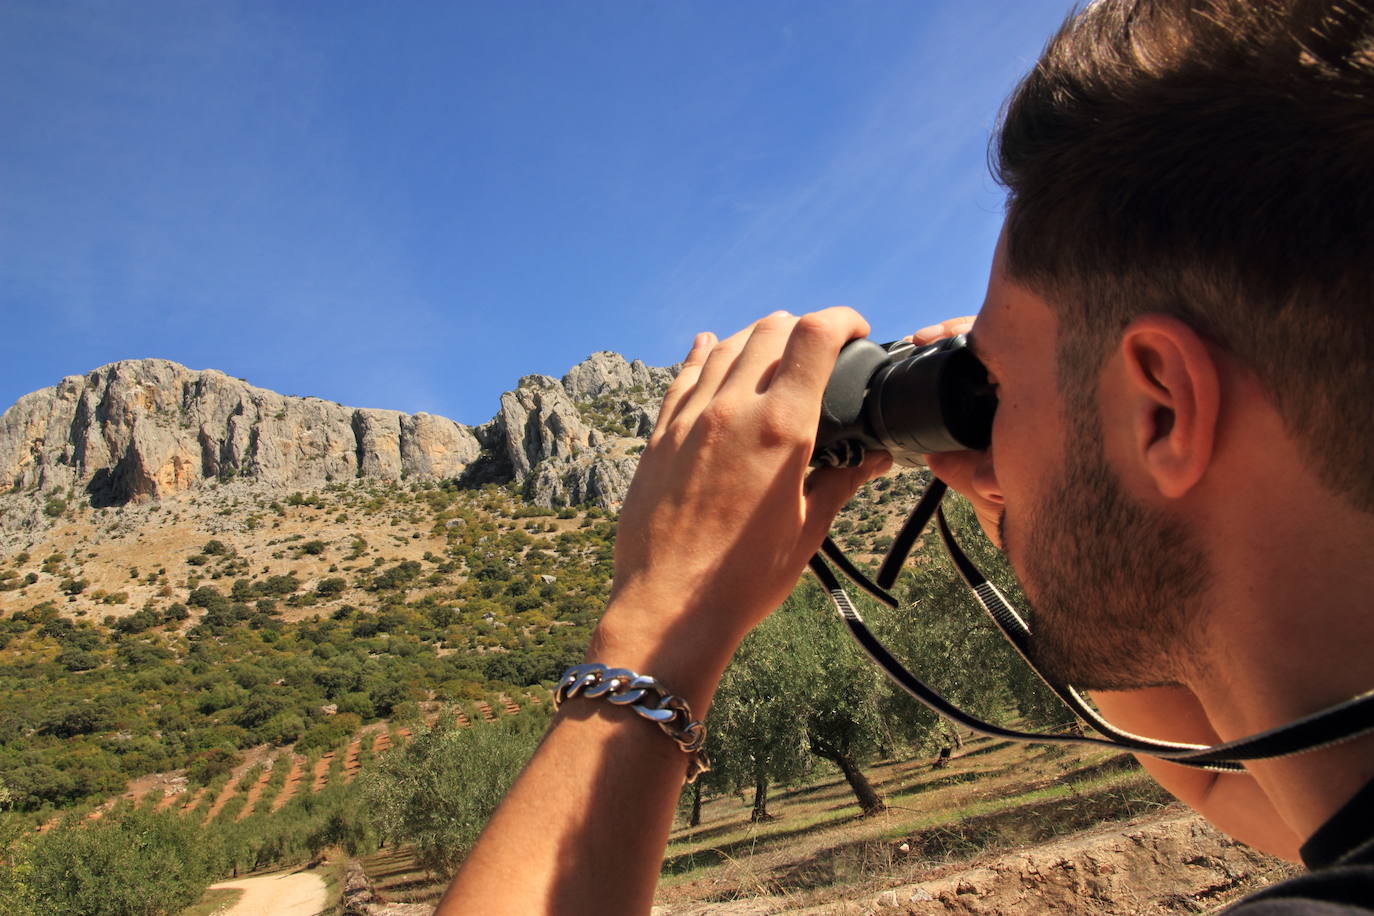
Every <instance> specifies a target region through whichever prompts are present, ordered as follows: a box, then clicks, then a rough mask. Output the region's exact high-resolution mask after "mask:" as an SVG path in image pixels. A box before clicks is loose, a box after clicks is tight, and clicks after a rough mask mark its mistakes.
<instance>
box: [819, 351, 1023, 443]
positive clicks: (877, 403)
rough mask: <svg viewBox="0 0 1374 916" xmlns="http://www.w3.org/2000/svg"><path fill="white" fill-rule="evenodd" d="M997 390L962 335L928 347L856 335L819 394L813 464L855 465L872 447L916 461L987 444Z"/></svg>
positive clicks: (990, 436)
mask: <svg viewBox="0 0 1374 916" xmlns="http://www.w3.org/2000/svg"><path fill="white" fill-rule="evenodd" d="M996 411H997V395H996V392H995V390H994V389H993V387H992V385H990V384H989V383H988V374H987V370H986V369H985V368H983V364H982V363H981V362H980V361H979V360H978V357H976V356H974V355H973V352H972V351H970V350H969V349H968V341H967V339H966V338H965V336H964V335H962V334H960V335H959V336H958V337H947V338H945V339H944V340H939V341H936V342H935V343H932V344H927V345H925V346H916V345H915V344H912V343H909V342H907V341H905V340H899V341H894V342H892V343H886V344H880V343H876V342H874V341H872V340H868V339H860V340H851V341H850V342H849V343H847V344H845V346H844V349H842V350H841V351H840V355H839V358H838V359H837V360H836V362H835V368H834V370H833V371H832V372H831V374H830V381H829V382H828V383H827V384H826V388H825V396H824V397H823V399H822V400H821V419H820V426H819V429H818V430H817V433H816V448H815V451H814V452H813V453H812V455H811V463H812V465H814V466H817V467H819V466H826V465H829V466H837V467H852V466H854V465H857V464H859V463H860V462H861V461H863V457H864V453H865V452H866V451H867V450H868V449H882V450H883V451H886V452H889V453H890V454H891V455H892V459H893V461H894V462H896V463H897V464H903V465H907V466H916V465H919V464H921V460H920V458H921V455H923V454H926V453H929V452H954V451H962V450H963V449H985V448H987V447H988V444H989V443H990V442H991V441H992V417H993V414H994V413H995V412H996Z"/></svg>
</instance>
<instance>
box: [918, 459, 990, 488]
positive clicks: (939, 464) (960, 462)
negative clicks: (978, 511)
mask: <svg viewBox="0 0 1374 916" xmlns="http://www.w3.org/2000/svg"><path fill="white" fill-rule="evenodd" d="M924 457H925V462H926V467H928V468H930V473H932V474H934V475H935V476H936V477H938V478H940V479H941V480H943V481H944V482H945V483H947V484H949V486H950V489H952V490H955V491H957V492H959V493H963V494H964V495H965V496H968V495H970V494H972V493H973V472H974V471H975V470H976V469H977V467H978V462H979V461H980V460H981V456H980V454H979V453H978V452H974V451H962V452H937V453H935V454H932V455H926V456H924Z"/></svg>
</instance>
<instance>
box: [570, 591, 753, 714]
mask: <svg viewBox="0 0 1374 916" xmlns="http://www.w3.org/2000/svg"><path fill="white" fill-rule="evenodd" d="M695 619H696V618H693V617H692V616H691V615H688V614H678V613H668V612H664V613H661V614H660V613H659V612H658V611H657V609H653V608H649V607H644V606H635V607H633V608H627V607H626V606H625V605H624V604H621V603H618V602H615V601H613V602H612V603H611V605H609V606H608V607H607V609H606V614H605V615H604V616H603V617H602V620H601V623H600V624H598V626H597V628H596V630H595V631H594V632H593V633H592V638H591V641H590V643H589V644H588V646H587V653H586V656H585V660H586V661H588V662H599V663H601V664H604V665H611V666H614V667H618V668H629V669H631V670H633V671H637V672H639V673H641V674H647V675H649V676H651V677H654V678H656V679H658V681H659V682H661V683H662V684H663V685H664V686H665V687H666V688H667V689H668V690H670V691H672V692H673V693H675V694H678V695H679V696H681V697H683V698H684V699H685V700H687V701H688V702H689V703H690V704H691V705H692V709H694V710H696V711H697V715H698V716H704V715H705V711H706V708H707V707H708V706H709V705H710V702H711V698H712V696H714V694H715V690H716V685H717V684H718V683H719V682H720V677H721V675H722V674H723V673H724V671H725V667H726V665H728V664H729V663H730V659H731V657H732V656H733V655H734V650H735V647H736V642H735V641H731V640H730V639H729V638H727V637H724V636H720V635H717V634H713V633H710V632H708V631H707V630H706V628H705V627H704V626H696V625H694V622H695Z"/></svg>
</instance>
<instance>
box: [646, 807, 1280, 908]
mask: <svg viewBox="0 0 1374 916" xmlns="http://www.w3.org/2000/svg"><path fill="white" fill-rule="evenodd" d="M1295 869H1296V866H1290V865H1288V864H1286V863H1283V862H1280V861H1278V860H1275V859H1272V858H1270V857H1269V856H1266V855H1263V854H1262V853H1258V852H1256V851H1254V850H1253V849H1250V848H1249V847H1247V846H1244V845H1242V844H1240V843H1237V842H1235V841H1233V840H1230V839H1228V838H1227V837H1225V836H1223V835H1222V834H1220V833H1218V832H1217V831H1216V830H1214V829H1212V828H1211V827H1210V826H1209V825H1208V824H1207V823H1206V822H1205V821H1204V820H1203V819H1202V818H1200V817H1199V816H1197V815H1196V814H1193V813H1191V812H1187V811H1185V810H1182V809H1178V808H1174V809H1171V810H1168V811H1165V812H1163V813H1161V814H1157V815H1152V816H1149V817H1144V818H1138V819H1136V820H1133V821H1129V822H1126V823H1124V824H1121V823H1115V824H1105V825H1103V826H1101V827H1098V828H1094V829H1092V830H1087V831H1084V832H1081V833H1077V834H1074V835H1072V836H1069V837H1065V838H1063V839H1060V840H1056V841H1054V842H1051V843H1046V844H1043V845H1041V846H1036V847H1032V848H1029V849H1022V850H1017V851H1015V852H1002V853H996V854H990V855H987V856H983V857H980V858H978V859H975V860H973V861H972V862H961V863H957V864H950V865H945V866H941V867H938V868H935V869H933V870H932V871H930V872H929V873H927V874H926V875H925V876H924V878H923V880H921V881H919V882H917V883H914V884H905V885H902V886H899V887H889V888H885V889H882V890H876V891H875V890H874V889H873V888H871V887H866V888H864V889H863V890H861V891H860V890H855V892H854V894H853V896H852V898H851V899H848V900H843V901H840V900H837V901H832V902H828V903H823V904H819V905H808V904H807V903H806V902H804V901H802V900H798V899H788V898H782V897H754V898H750V899H746V900H735V901H729V902H713V903H710V904H694V905H690V906H672V907H666V906H665V907H656V908H655V909H654V911H653V912H654V916H704V914H707V913H710V914H722V916H763V914H769V913H783V912H786V913H806V914H843V916H850V914H855V916H857V914H888V913H891V914H913V916H923V914H947V913H948V914H960V916H965V914H967V916H1029V914H1038V913H1073V914H1084V916H1147V914H1149V916H1154V914H1175V913H1211V912H1214V911H1216V910H1217V909H1220V908H1221V907H1222V906H1224V905H1225V904H1227V903H1229V902H1231V901H1234V900H1237V899H1239V898H1240V897H1243V896H1244V895H1245V894H1247V893H1250V892H1251V891H1254V890H1258V889H1259V888H1261V887H1264V886H1267V885H1269V884H1272V883H1274V882H1275V881H1278V880H1281V879H1283V878H1284V877H1286V876H1287V875H1289V874H1292V873H1294V871H1295Z"/></svg>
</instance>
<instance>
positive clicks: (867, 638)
mask: <svg viewBox="0 0 1374 916" xmlns="http://www.w3.org/2000/svg"><path fill="white" fill-rule="evenodd" d="M945 491H946V487H945V484H944V482H943V481H941V480H938V479H932V480H931V482H930V486H929V487H927V489H926V492H925V493H924V494H923V495H922V496H921V499H920V501H919V502H918V503H917V505H916V508H915V509H913V510H912V513H911V515H910V516H909V517H908V518H907V520H906V523H905V524H904V525H903V526H902V529H901V531H899V532H898V533H897V535H896V537H895V538H894V539H893V543H892V546H891V548H889V550H888V552H887V556H885V557H884V558H883V562H882V565H881V567H880V568H879V570H878V575H877V578H876V580H870V579H869V578H868V577H867V576H866V575H864V573H863V572H862V571H860V570H859V569H858V568H857V567H856V566H854V565H853V564H852V563H851V562H850V561H849V560H848V558H846V557H845V555H844V553H843V552H842V551H841V550H840V548H839V546H838V545H836V544H835V542H834V541H832V540H831V539H830V538H826V539H825V542H824V543H823V544H822V545H821V550H820V552H819V553H817V554H816V555H815V556H813V557H812V558H811V562H810V567H811V571H812V573H814V574H815V576H816V578H817V580H819V581H820V583H821V587H822V588H824V589H825V590H826V592H827V593H828V594H829V596H830V600H831V602H832V603H833V604H834V605H835V609H836V610H837V611H839V614H840V617H841V619H842V620H843V621H844V623H845V626H846V627H847V628H848V629H849V634H850V635H851V636H852V637H853V638H854V641H855V642H857V643H858V644H859V647H860V648H861V649H863V650H864V652H865V653H866V654H867V655H868V656H869V658H871V659H873V661H874V662H875V663H876V664H877V665H878V667H879V668H881V669H883V671H884V672H885V673H886V674H887V676H888V677H889V678H891V679H892V681H893V682H894V683H895V684H896V685H897V686H898V687H900V688H902V690H904V691H905V692H906V693H908V694H910V695H911V696H912V697H914V698H915V699H916V700H918V701H920V702H921V703H923V704H924V705H925V706H927V707H929V708H930V709H931V710H933V711H935V712H937V713H939V714H940V715H942V716H944V717H946V718H948V719H950V720H951V721H953V722H955V723H957V724H959V725H961V726H963V727H965V728H969V729H972V730H973V731H975V732H978V733H980V734H983V735H987V736H989V737H993V738H1010V739H1013V740H1017V741H1027V742H1034V743H1038V744H1093V745H1105V746H1109V747H1115V748H1119V749H1122V750H1128V751H1131V752H1133V753H1137V754H1149V755H1150V756H1153V757H1160V758H1163V759H1166V760H1170V761H1172V762H1174V763H1179V764H1183V765H1185V766H1192V767H1198V768H1202V769H1210V770H1226V771H1236V770H1243V769H1244V765H1243V763H1242V761H1245V760H1259V759H1266V758H1273V757H1284V756H1287V755H1289V754H1299V753H1302V752H1304V751H1310V750H1315V749H1317V748H1320V747H1325V746H1327V745H1331V744H1337V743H1339V742H1341V741H1346V740H1349V739H1351V738H1355V737H1357V736H1359V735H1362V734H1366V733H1368V732H1371V731H1374V691H1370V692H1369V693H1364V694H1361V695H1360V696H1357V697H1354V698H1352V699H1349V700H1346V701H1345V702H1343V703H1339V704H1337V705H1335V706H1330V707H1328V708H1326V709H1323V710H1320V711H1318V712H1315V713H1313V714H1311V715H1309V716H1304V717H1303V718H1301V719H1295V720H1293V721H1292V722H1289V723H1287V724H1285V725H1281V726H1279V727H1278V728H1274V729H1270V730H1269V731H1265V732H1260V733H1258V734H1255V735H1250V736H1249V737H1246V738H1241V739H1239V740H1236V741H1228V742H1226V743H1224V744H1217V745H1213V746H1211V747H1208V746H1205V745H1200V744H1182V743H1177V742H1171V741H1157V740H1155V739H1153V738H1147V737H1144V736H1142V735H1134V734H1131V733H1130V732H1127V731H1124V730H1122V729H1119V728H1117V727H1115V726H1114V725H1112V724H1111V723H1110V722H1108V721H1107V720H1106V719H1104V718H1103V717H1102V716H1101V714H1099V713H1098V712H1097V711H1096V710H1095V709H1093V708H1092V706H1090V705H1089V704H1088V702H1087V701H1086V700H1085V699H1084V698H1083V696H1082V695H1081V694H1080V693H1079V692H1078V691H1077V690H1075V689H1074V688H1073V687H1071V686H1068V685H1061V684H1058V683H1055V682H1054V681H1052V680H1050V679H1049V678H1047V677H1046V676H1045V675H1044V674H1043V673H1042V672H1041V671H1040V669H1039V668H1037V667H1036V665H1035V663H1034V662H1033V661H1032V660H1031V657H1030V652H1029V647H1030V637H1031V631H1030V627H1029V626H1028V625H1027V624H1026V622H1025V620H1023V619H1022V617H1021V615H1019V614H1018V613H1017V612H1016V610H1015V609H1014V608H1013V607H1012V606H1011V604H1010V603H1009V602H1008V601H1007V600H1006V598H1005V596H1003V595H1002V593H1001V592H1000V591H999V590H998V589H997V586H995V585H993V584H992V583H991V582H989V581H988V580H987V577H986V576H984V575H983V574H982V573H981V572H980V571H979V570H978V567H977V566H975V565H974V563H973V561H972V560H970V559H969V558H968V555H967V554H965V553H964V551H963V550H962V549H961V548H960V547H959V544H958V542H957V541H955V539H954V534H953V532H952V531H950V528H949V524H948V523H947V522H946V520H945V515H944V511H943V510H942V509H941V508H940V503H941V501H942V500H943V498H944V495H945ZM932 516H934V517H935V519H936V522H937V525H938V527H939V531H940V538H941V540H942V541H943V542H944V545H945V550H946V552H947V553H948V554H949V557H950V560H951V561H952V562H953V563H954V567H955V569H957V570H958V572H959V576H960V578H962V579H963V581H964V584H965V585H966V586H968V588H969V590H970V591H972V592H973V596H974V598H975V599H976V600H977V601H978V604H979V606H980V607H982V608H983V610H984V611H985V612H986V613H987V614H988V616H989V617H990V618H991V619H992V622H993V623H994V624H995V625H996V626H997V628H998V630H999V631H1001V633H1002V635H1003V636H1004V637H1006V639H1007V640H1008V641H1009V642H1010V643H1011V644H1012V646H1013V648H1015V649H1016V651H1017V653H1018V654H1019V655H1020V656H1021V658H1022V660H1023V661H1025V663H1026V664H1027V665H1028V666H1029V667H1030V669H1031V670H1032V671H1034V672H1035V674H1036V676H1038V677H1039V678H1040V679H1041V680H1042V681H1044V682H1045V684H1046V685H1047V686H1048V687H1049V688H1050V690H1051V691H1053V692H1054V694H1055V696H1056V697H1058V698H1059V700H1060V701H1061V702H1062V703H1063V704H1064V705H1065V706H1067V707H1068V708H1069V709H1070V710H1072V711H1073V712H1074V713H1075V714H1076V715H1078V716H1079V717H1080V718H1082V719H1083V720H1084V721H1086V722H1087V723H1088V724H1089V725H1091V726H1092V727H1093V728H1094V729H1095V730H1097V732H1098V733H1100V734H1101V735H1102V737H1100V738H1095V737H1087V736H1082V735H1076V734H1061V733H1041V732H1026V731H1019V730H1017V729H1012V728H1005V727H1003V726H1000V725H995V724H993V723H991V722H985V721H983V720H982V719H979V718H977V717H976V716H972V715H970V714H968V713H966V712H964V711H963V710H962V709H960V708H959V707H958V706H955V705H954V704H953V703H951V702H950V701H948V700H946V699H945V698H944V697H943V696H941V695H940V694H939V693H938V692H936V691H935V690H934V689H932V688H931V687H930V686H929V685H927V684H926V683H925V682H924V681H922V680H921V679H920V678H918V677H916V675H914V674H912V673H911V672H910V671H909V670H907V668H906V667H905V666H903V665H902V664H901V662H899V661H897V659H896V658H894V657H893V655H892V653H890V652H888V651H887V649H886V648H885V647H884V646H883V644H882V643H881V642H879V641H878V639H877V637H875V636H874V635H873V633H872V631H871V630H869V629H868V626H867V624H865V623H864V621H863V618H862V617H861V616H859V612H858V609H857V608H855V607H854V603H853V602H852V601H851V600H850V599H849V594H848V593H847V592H846V591H845V590H844V587H843V585H841V584H840V580H839V578H838V577H837V576H836V575H835V573H834V572H833V571H832V570H831V569H830V566H829V565H828V564H827V563H826V562H825V560H826V559H829V560H830V561H831V562H833V563H834V564H835V565H836V566H837V567H838V568H839V569H840V571H841V572H842V573H843V574H844V575H845V576H846V577H847V578H848V579H849V580H850V581H852V582H853V583H854V584H855V585H857V586H858V587H859V588H861V589H863V590H864V591H865V592H867V593H868V594H870V595H872V596H873V597H874V598H875V599H877V600H878V601H880V602H882V603H883V604H885V605H887V606H888V607H890V608H894V609H895V608H897V607H898V604H899V602H898V601H897V599H896V598H895V597H893V596H892V594H891V593H890V592H889V591H888V590H889V589H890V588H891V587H892V585H893V584H894V583H895V582H896V581H897V576H898V574H899V573H900V572H901V569H902V566H903V565H904V564H905V563H906V560H907V557H908V556H910V554H911V550H912V547H913V546H914V545H915V543H916V539H917V538H918V537H919V536H920V534H921V532H922V531H923V530H924V529H925V527H926V526H927V525H928V524H929V523H930V519H931V517H932Z"/></svg>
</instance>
